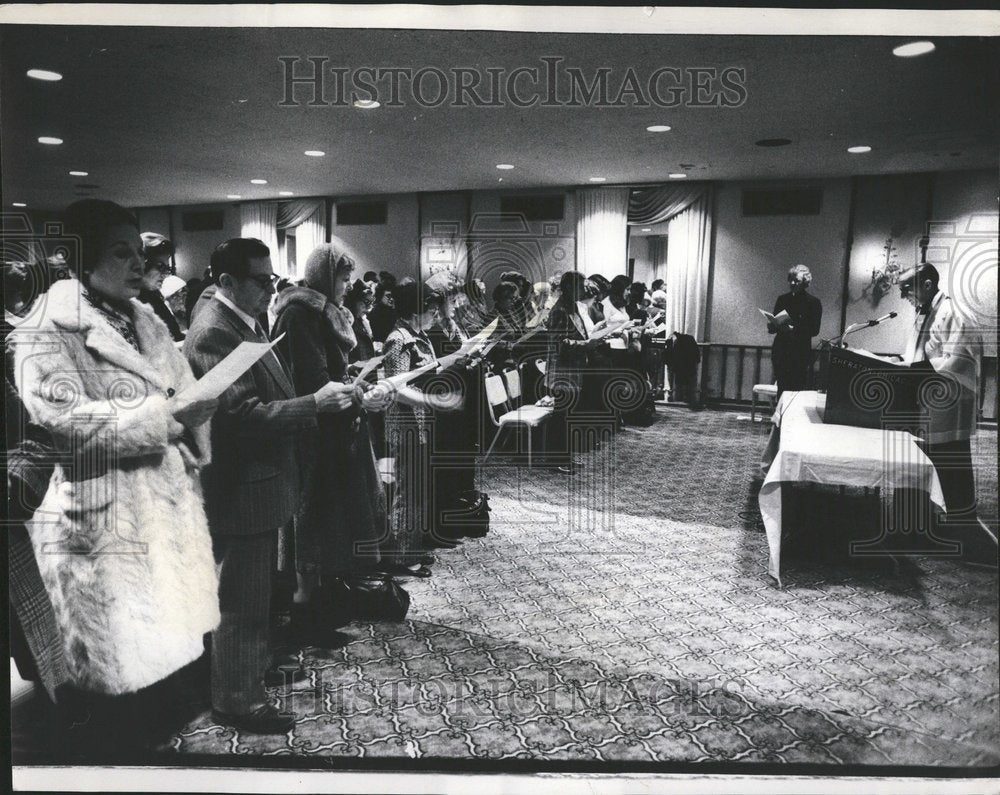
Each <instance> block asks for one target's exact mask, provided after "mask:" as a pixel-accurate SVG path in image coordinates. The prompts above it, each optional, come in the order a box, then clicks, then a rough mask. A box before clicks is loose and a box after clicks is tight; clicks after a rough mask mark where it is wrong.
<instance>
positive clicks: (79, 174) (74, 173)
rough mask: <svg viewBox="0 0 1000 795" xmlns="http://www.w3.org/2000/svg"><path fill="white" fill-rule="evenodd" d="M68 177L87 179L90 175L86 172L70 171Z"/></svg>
mask: <svg viewBox="0 0 1000 795" xmlns="http://www.w3.org/2000/svg"><path fill="white" fill-rule="evenodd" d="M69 175H70V176H71V177H89V176H90V173H89V172H87V171H70V172H69Z"/></svg>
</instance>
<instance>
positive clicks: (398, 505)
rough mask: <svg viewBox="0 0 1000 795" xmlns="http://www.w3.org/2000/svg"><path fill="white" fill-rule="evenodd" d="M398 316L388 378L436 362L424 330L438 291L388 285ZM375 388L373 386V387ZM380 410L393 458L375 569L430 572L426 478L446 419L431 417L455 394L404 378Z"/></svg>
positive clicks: (447, 408)
mask: <svg viewBox="0 0 1000 795" xmlns="http://www.w3.org/2000/svg"><path fill="white" fill-rule="evenodd" d="M392 298H393V302H394V304H395V306H396V311H397V313H398V316H399V317H398V319H397V320H396V325H395V327H394V328H393V330H392V331H391V332H389V335H388V336H387V337H386V340H385V348H384V349H383V352H384V354H385V359H383V366H384V367H385V374H386V376H387V377H388V378H393V377H398V376H402V375H404V374H405V373H408V372H410V371H413V370H418V369H422V368H424V367H426V366H428V365H431V364H433V363H434V362H435V361H436V356H435V354H434V347H433V344H432V343H431V340H430V338H429V337H428V336H427V329H429V328H430V327H431V326H433V325H434V323H435V322H436V321H437V317H438V314H439V311H440V306H441V296H440V294H438V293H432V292H428V291H426V290H424V289H423V288H422V286H421V285H419V284H417V283H416V282H413V281H408V282H401V283H399V284H397V285H396V286H395V287H394V288H393V290H392ZM376 389H379V387H376ZM391 397H392V402H391V403H390V405H389V407H388V408H387V409H386V413H385V431H386V446H387V448H388V452H389V455H390V457H392V458H393V459H395V489H394V492H393V498H392V505H391V507H390V509H389V522H388V533H387V534H386V537H385V539H384V542H383V545H382V563H381V569H382V571H384V572H385V573H386V574H391V575H395V576H402V577H430V576H431V571H430V569H429V568H428V566H429V565H430V564H431V563H433V562H434V559H433V557H432V556H431V555H430V554H429V553H430V550H429V549H428V541H429V540H430V537H431V536H430V531H431V530H432V524H431V520H432V517H431V511H430V508H431V504H432V502H433V500H432V499H431V494H432V492H431V484H430V479H429V473H430V466H431V452H432V439H433V427H432V426H433V424H434V423H435V422H447V421H449V420H448V419H447V418H443V417H436V416H435V415H437V414H441V413H448V412H453V411H457V410H459V409H461V408H462V396H461V394H457V395H456V394H448V393H442V392H440V391H438V390H436V389H431V390H428V391H427V392H423V391H421V390H420V389H419V388H418V387H416V386H414V385H411V384H409V383H405V384H404V385H403V386H401V387H399V388H398V389H396V390H395V392H394V394H392V395H391Z"/></svg>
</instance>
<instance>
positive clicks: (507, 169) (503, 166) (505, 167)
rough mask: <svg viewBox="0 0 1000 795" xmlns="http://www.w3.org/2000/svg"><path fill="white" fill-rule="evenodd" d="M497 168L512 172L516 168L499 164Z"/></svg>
mask: <svg viewBox="0 0 1000 795" xmlns="http://www.w3.org/2000/svg"><path fill="white" fill-rule="evenodd" d="M497 168H499V169H500V170H501V171H510V170H511V169H512V168H514V166H512V165H511V164H510V163H497Z"/></svg>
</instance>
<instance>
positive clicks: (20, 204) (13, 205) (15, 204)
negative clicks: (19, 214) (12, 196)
mask: <svg viewBox="0 0 1000 795" xmlns="http://www.w3.org/2000/svg"><path fill="white" fill-rule="evenodd" d="M11 206H12V207H27V206H28V205H27V204H25V203H24V202H11Z"/></svg>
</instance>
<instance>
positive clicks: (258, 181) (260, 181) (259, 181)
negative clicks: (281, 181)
mask: <svg viewBox="0 0 1000 795" xmlns="http://www.w3.org/2000/svg"><path fill="white" fill-rule="evenodd" d="M250 184H251V185H266V184H267V180H266V179H252V180H250Z"/></svg>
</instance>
